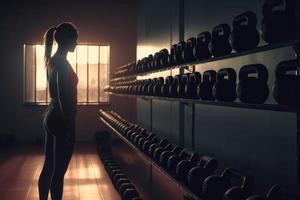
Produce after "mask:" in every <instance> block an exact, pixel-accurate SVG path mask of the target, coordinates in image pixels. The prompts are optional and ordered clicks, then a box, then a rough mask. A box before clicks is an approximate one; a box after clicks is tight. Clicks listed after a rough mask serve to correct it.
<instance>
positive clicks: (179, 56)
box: [174, 41, 185, 65]
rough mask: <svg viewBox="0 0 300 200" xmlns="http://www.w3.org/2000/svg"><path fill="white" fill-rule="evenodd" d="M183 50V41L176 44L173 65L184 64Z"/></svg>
mask: <svg viewBox="0 0 300 200" xmlns="http://www.w3.org/2000/svg"><path fill="white" fill-rule="evenodd" d="M184 49H185V42H184V41H181V42H179V43H178V44H177V47H176V53H175V56H174V62H175V65H180V64H182V63H184V61H183V59H182V52H183V51H184Z"/></svg>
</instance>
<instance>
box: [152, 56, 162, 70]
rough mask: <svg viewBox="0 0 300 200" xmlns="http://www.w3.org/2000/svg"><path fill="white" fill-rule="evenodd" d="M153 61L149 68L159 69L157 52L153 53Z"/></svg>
mask: <svg viewBox="0 0 300 200" xmlns="http://www.w3.org/2000/svg"><path fill="white" fill-rule="evenodd" d="M153 61H154V64H153V68H152V69H151V70H154V69H159V68H160V67H161V65H160V55H159V52H156V53H155V54H154V57H153Z"/></svg>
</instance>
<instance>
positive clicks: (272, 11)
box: [261, 0, 297, 44]
mask: <svg viewBox="0 0 300 200" xmlns="http://www.w3.org/2000/svg"><path fill="white" fill-rule="evenodd" d="M295 8H296V0H266V1H265V2H264V5H263V19H262V21H261V31H262V38H263V39H264V40H265V41H266V42H267V43H270V44H272V43H278V42H283V41H287V40H291V39H293V38H294V37H295V35H296V32H297V17H296V10H295Z"/></svg>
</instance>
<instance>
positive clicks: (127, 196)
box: [122, 188, 139, 200]
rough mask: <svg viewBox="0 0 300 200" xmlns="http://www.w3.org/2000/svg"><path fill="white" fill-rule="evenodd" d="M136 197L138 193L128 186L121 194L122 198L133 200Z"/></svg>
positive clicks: (123, 199)
mask: <svg viewBox="0 0 300 200" xmlns="http://www.w3.org/2000/svg"><path fill="white" fill-rule="evenodd" d="M136 197H139V193H138V192H137V190H136V189H134V188H129V189H127V190H125V191H124V193H123V194H122V200H133V198H136Z"/></svg>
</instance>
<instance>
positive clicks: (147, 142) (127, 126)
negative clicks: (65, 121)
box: [99, 110, 297, 200]
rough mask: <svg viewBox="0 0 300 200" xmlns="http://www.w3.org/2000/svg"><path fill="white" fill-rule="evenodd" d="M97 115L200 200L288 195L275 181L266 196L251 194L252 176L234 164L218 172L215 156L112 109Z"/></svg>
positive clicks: (270, 198)
mask: <svg viewBox="0 0 300 200" xmlns="http://www.w3.org/2000/svg"><path fill="white" fill-rule="evenodd" d="M99 115H100V116H101V117H102V118H104V119H105V121H107V122H108V123H109V124H110V125H111V126H112V127H114V129H116V130H117V131H118V132H119V133H120V134H121V135H122V137H124V139H125V140H127V141H128V142H129V143H131V144H132V145H134V146H136V147H137V148H138V149H139V151H141V152H143V153H144V154H145V155H146V156H148V157H149V158H150V159H151V160H153V162H154V163H156V165H159V167H160V168H162V169H164V170H165V171H166V172H167V173H168V174H169V175H170V176H172V177H174V178H175V179H176V180H177V181H179V182H181V184H183V185H185V186H186V187H187V188H189V190H190V191H192V192H193V193H194V194H195V195H197V196H199V197H200V198H201V199H203V200H221V199H226V200H245V199H246V200H261V199H264V198H267V199H268V200H283V199H285V197H286V195H287V194H286V193H285V192H283V191H282V190H281V188H280V187H279V186H278V185H275V186H273V187H272V188H271V189H270V190H269V191H268V193H267V195H266V196H259V195H253V190H254V187H255V182H254V178H253V176H251V175H249V174H247V173H245V172H241V171H239V170H236V169H233V168H226V169H224V170H222V173H221V174H217V173H216V171H217V168H218V162H217V160H216V159H214V158H212V157H209V156H200V155H199V154H198V153H197V152H195V151H192V150H190V149H187V148H182V147H180V146H177V145H176V144H174V143H170V142H169V141H168V140H167V139H166V138H160V137H159V136H158V135H156V134H154V133H151V132H149V131H147V130H146V129H144V128H142V127H140V126H139V125H137V124H132V123H130V122H128V121H126V120H125V119H123V118H122V117H121V116H120V115H118V114H117V113H115V112H113V111H103V110H100V111H99ZM112 174H114V173H112ZM141 178H142V177H141ZM292 199H294V198H292ZM295 199H297V198H295Z"/></svg>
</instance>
